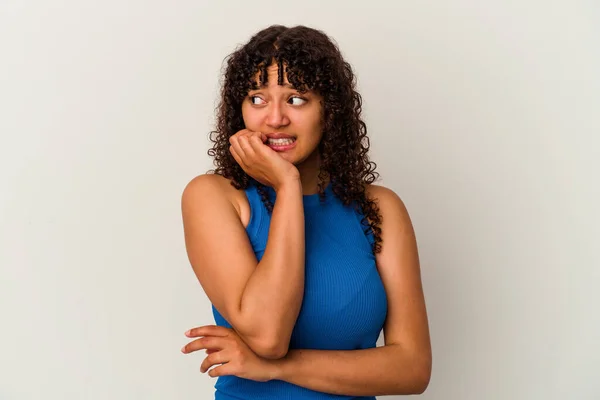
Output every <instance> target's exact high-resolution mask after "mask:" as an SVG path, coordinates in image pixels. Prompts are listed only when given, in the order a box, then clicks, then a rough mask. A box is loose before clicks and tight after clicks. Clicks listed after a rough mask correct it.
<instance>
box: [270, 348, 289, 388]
mask: <svg viewBox="0 0 600 400" xmlns="http://www.w3.org/2000/svg"><path fill="white" fill-rule="evenodd" d="M291 353H292V350H290V351H288V354H287V355H286V356H285V357H283V358H279V359H277V360H269V379H270V380H280V381H285V377H286V376H288V375H289V372H288V371H289V368H290V362H291V357H290V356H291Z"/></svg>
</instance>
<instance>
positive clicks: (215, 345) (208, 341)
mask: <svg viewBox="0 0 600 400" xmlns="http://www.w3.org/2000/svg"><path fill="white" fill-rule="evenodd" d="M225 340H226V339H225V338H223V337H217V336H206V337H202V338H200V339H196V340H192V341H191V342H189V343H188V344H186V345H185V346H183V347H182V348H181V352H182V353H184V354H189V353H193V352H194V351H198V350H202V349H207V350H209V351H210V353H214V352H215V351H218V350H222V349H224V348H225V347H226V343H225Z"/></svg>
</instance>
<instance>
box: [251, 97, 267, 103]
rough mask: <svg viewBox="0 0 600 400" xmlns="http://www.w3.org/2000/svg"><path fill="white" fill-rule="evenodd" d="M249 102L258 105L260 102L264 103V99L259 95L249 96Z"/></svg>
mask: <svg viewBox="0 0 600 400" xmlns="http://www.w3.org/2000/svg"><path fill="white" fill-rule="evenodd" d="M249 98H250V103H252V104H254V105H260V104H264V103H265V101H264V100H263V99H261V98H260V97H259V96H250V97H249Z"/></svg>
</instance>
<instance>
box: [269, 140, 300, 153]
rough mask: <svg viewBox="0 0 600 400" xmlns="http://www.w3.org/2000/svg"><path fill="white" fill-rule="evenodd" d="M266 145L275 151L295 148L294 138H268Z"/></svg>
mask: <svg viewBox="0 0 600 400" xmlns="http://www.w3.org/2000/svg"><path fill="white" fill-rule="evenodd" d="M266 145H267V146H269V147H270V148H272V149H273V150H275V151H287V150H291V149H293V148H294V147H296V138H292V137H287V138H276V139H275V138H268V139H267V143H266Z"/></svg>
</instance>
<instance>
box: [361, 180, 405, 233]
mask: <svg viewBox="0 0 600 400" xmlns="http://www.w3.org/2000/svg"><path fill="white" fill-rule="evenodd" d="M366 192H367V197H368V198H369V199H372V200H374V201H375V203H376V204H377V206H378V208H379V212H380V215H381V219H382V223H381V229H382V238H383V240H384V242H385V241H386V238H389V237H390V236H394V239H396V235H398V234H401V233H402V234H408V235H409V236H413V235H414V230H413V225H412V221H411V217H410V215H409V213H408V209H407V207H406V205H405V203H404V201H403V200H402V198H401V197H400V196H399V195H398V194H397V193H396V192H395V191H393V190H392V189H390V188H387V187H385V186H382V185H374V184H371V185H367V190H366Z"/></svg>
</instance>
